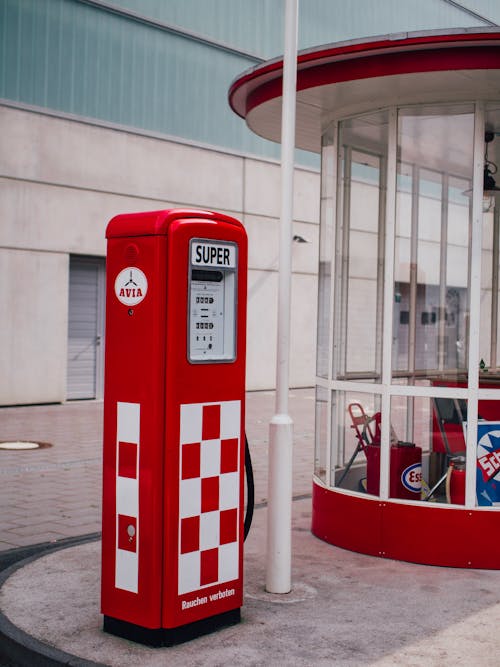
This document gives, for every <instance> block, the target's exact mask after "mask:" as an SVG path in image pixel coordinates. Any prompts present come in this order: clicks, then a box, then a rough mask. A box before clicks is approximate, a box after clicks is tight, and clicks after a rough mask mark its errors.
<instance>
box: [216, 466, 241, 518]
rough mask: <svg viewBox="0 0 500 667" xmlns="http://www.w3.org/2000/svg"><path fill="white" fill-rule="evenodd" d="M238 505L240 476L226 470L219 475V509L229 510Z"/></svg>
mask: <svg viewBox="0 0 500 667" xmlns="http://www.w3.org/2000/svg"><path fill="white" fill-rule="evenodd" d="M239 506H240V476H239V474H238V473H237V472H227V473H224V474H223V475H221V476H220V477H219V509H220V510H230V509H233V508H234V507H239Z"/></svg>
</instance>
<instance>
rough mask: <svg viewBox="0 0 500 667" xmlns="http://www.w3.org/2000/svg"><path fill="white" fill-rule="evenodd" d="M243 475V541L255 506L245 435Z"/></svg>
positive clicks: (250, 464)
mask: <svg viewBox="0 0 500 667" xmlns="http://www.w3.org/2000/svg"><path fill="white" fill-rule="evenodd" d="M245 475H246V478H247V509H246V513H245V524H244V539H245V540H246V539H247V535H248V533H249V532H250V526H251V525H252V518H253V509H254V505H255V487H254V482H253V468H252V458H251V456H250V448H249V447H248V439H247V435H246V433H245Z"/></svg>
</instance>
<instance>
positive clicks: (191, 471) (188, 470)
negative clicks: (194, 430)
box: [181, 442, 200, 479]
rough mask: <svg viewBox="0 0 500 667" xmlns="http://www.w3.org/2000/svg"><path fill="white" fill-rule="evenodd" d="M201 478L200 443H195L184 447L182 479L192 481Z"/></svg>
mask: <svg viewBox="0 0 500 667" xmlns="http://www.w3.org/2000/svg"><path fill="white" fill-rule="evenodd" d="M199 476H200V443H199V442H193V443H191V444H188V445H182V473H181V479H192V478H193V477H199Z"/></svg>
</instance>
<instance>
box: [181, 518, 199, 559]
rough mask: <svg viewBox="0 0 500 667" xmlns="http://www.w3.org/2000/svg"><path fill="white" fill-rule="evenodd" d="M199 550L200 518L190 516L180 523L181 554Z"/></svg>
mask: <svg viewBox="0 0 500 667" xmlns="http://www.w3.org/2000/svg"><path fill="white" fill-rule="evenodd" d="M199 548H200V517H199V516H190V517H188V518H187V519H182V521H181V554H187V553H189V552H191V551H198V549H199Z"/></svg>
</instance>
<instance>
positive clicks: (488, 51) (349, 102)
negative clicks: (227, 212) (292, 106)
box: [229, 28, 500, 152]
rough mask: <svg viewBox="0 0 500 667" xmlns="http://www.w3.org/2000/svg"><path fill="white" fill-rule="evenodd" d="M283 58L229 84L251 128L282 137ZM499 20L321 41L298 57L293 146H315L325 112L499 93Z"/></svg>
mask: <svg viewBox="0 0 500 667" xmlns="http://www.w3.org/2000/svg"><path fill="white" fill-rule="evenodd" d="M282 80H283V59H276V60H271V61H268V62H266V63H264V64H262V65H259V66H257V67H254V68H252V69H250V70H247V71H246V72H244V73H243V74H241V75H240V76H239V77H238V78H237V79H236V80H235V81H234V82H233V83H232V85H231V87H230V90H229V103H230V105H231V108H232V109H233V110H234V111H235V112H236V113H237V114H238V115H239V116H241V117H242V118H244V119H245V120H246V122H247V125H248V126H249V127H250V129H251V130H253V131H254V132H255V133H256V134H259V135H260V136H262V137H265V138H266V139H270V140H272V141H277V142H279V141H280V137H281V93H282ZM499 96H500V31H499V30H498V28H492V29H487V28H481V29H467V30H466V29H463V30H454V31H446V32H443V31H432V32H419V33H404V34H397V35H388V36H384V37H377V38H370V39H368V40H366V39H365V40H356V41H350V42H342V43H336V44H330V45H326V46H319V47H315V48H313V49H308V50H307V51H302V52H300V53H299V55H298V60H297V117H296V128H297V129H296V146H297V148H302V149H304V150H308V151H313V152H319V150H320V145H321V134H322V129H323V128H324V127H325V126H326V125H327V124H328V122H329V119H330V117H331V116H332V115H333V114H335V115H336V116H337V117H338V116H342V115H348V114H354V113H362V112H364V111H373V110H374V109H377V108H379V107H387V106H390V105H393V104H396V105H401V104H414V103H424V102H426V101H428V102H436V101H439V102H447V101H454V100H464V99H470V100H472V99H478V98H480V99H483V100H490V99H495V98H496V99H498V98H499Z"/></svg>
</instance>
